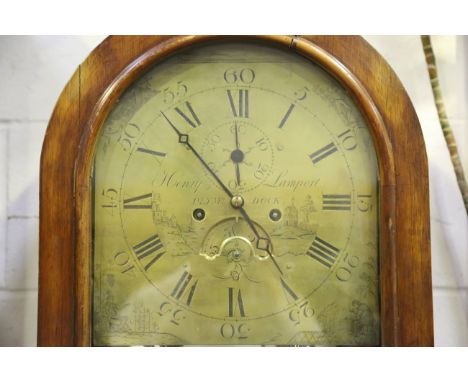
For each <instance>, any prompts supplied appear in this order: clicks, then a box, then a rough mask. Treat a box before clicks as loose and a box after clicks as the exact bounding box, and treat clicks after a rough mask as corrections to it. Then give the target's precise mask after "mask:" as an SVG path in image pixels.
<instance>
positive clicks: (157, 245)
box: [133, 234, 165, 271]
mask: <svg viewBox="0 0 468 382" xmlns="http://www.w3.org/2000/svg"><path fill="white" fill-rule="evenodd" d="M133 252H135V255H136V256H137V259H138V260H139V261H140V262H141V263H142V264H143V263H145V265H143V268H144V269H145V271H147V270H148V269H150V268H151V266H153V265H154V263H155V262H156V261H158V260H159V259H160V258H161V256H163V255H164V253H165V252H164V246H163V244H162V243H161V239H160V238H159V236H158V235H157V234H156V235H152V236H150V237H149V238H147V239H146V240H143V241H142V242H141V243H138V244H137V245H135V246H134V247H133Z"/></svg>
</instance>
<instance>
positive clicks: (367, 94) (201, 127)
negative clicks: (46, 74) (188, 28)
mask: <svg viewBox="0 0 468 382" xmlns="http://www.w3.org/2000/svg"><path fill="white" fill-rule="evenodd" d="M40 192H41V194H40V277H39V322H38V343H39V345H55V346H58V345H65V346H72V345H77V346H142V345H143V346H167V345H177V346H178V345H270V346H275V345H281V346H284V345H303V346H430V345H432V344H433V329H432V325H433V323H432V297H431V295H432V291H431V265H430V242H429V199H428V173H427V160H426V154H425V149H424V142H423V138H422V134H421V129H420V126H419V123H418V120H417V117H416V114H415V111H414V109H413V107H412V105H411V102H410V100H409V98H408V96H407V94H406V92H405V91H404V89H403V87H402V85H401V83H400V82H399V80H398V78H397V77H396V75H395V74H394V72H393V71H392V70H391V69H390V67H389V66H388V64H387V63H386V62H385V61H384V60H383V59H382V57H381V56H379V55H378V54H377V53H376V52H375V51H374V50H373V49H372V48H371V47H370V46H369V45H368V44H367V43H366V42H365V41H364V40H363V39H362V38H360V37H332V36H301V37H292V36H242V37H235V36H173V37H171V36H164V37H156V36H154V37H150V36H144V37H143V36H132V37H109V38H107V39H106V40H105V41H104V42H103V43H102V44H101V45H99V46H98V47H97V48H96V49H95V50H94V51H93V52H92V53H91V54H90V56H89V57H88V58H87V59H86V61H85V62H84V63H83V64H82V65H80V66H79V68H78V69H77V71H76V72H75V74H74V75H73V77H72V78H71V80H70V81H69V83H68V84H67V86H66V88H65V89H64V91H63V93H62V95H61V96H60V98H59V100H58V103H57V106H56V108H55V110H54V113H53V115H52V118H51V120H50V123H49V127H48V130H47V134H46V138H45V141H44V146H43V152H42V158H41V184H40Z"/></svg>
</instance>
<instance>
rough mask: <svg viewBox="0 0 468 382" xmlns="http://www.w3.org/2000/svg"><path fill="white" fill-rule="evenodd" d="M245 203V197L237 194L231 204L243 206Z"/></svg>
mask: <svg viewBox="0 0 468 382" xmlns="http://www.w3.org/2000/svg"><path fill="white" fill-rule="evenodd" d="M243 205H244V198H243V197H242V196H240V195H235V196H233V197H232V199H231V206H233V207H234V208H241V207H242V206H243Z"/></svg>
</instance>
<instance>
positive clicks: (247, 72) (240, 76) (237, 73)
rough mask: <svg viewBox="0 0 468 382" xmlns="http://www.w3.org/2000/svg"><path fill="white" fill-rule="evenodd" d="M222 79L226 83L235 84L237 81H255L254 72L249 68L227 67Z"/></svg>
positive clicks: (244, 82)
mask: <svg viewBox="0 0 468 382" xmlns="http://www.w3.org/2000/svg"><path fill="white" fill-rule="evenodd" d="M224 81H226V83H228V84H235V83H237V82H238V81H239V82H241V83H243V84H251V83H252V82H254V81H255V72H254V70H253V69H250V68H243V69H227V70H226V71H225V72H224Z"/></svg>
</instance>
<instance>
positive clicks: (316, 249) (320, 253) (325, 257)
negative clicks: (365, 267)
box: [307, 236, 340, 268]
mask: <svg viewBox="0 0 468 382" xmlns="http://www.w3.org/2000/svg"><path fill="white" fill-rule="evenodd" d="M339 253H340V250H339V249H338V248H336V247H334V246H333V245H331V244H330V243H327V242H326V241H325V240H323V239H320V238H319V237H318V236H317V237H316V238H315V240H314V241H313V242H312V245H311V246H310V247H309V249H308V251H307V255H309V256H310V257H311V258H312V259H314V260H316V261H318V262H319V263H320V264H322V265H325V266H326V267H327V268H331V267H332V266H333V264H335V262H336V259H337V257H338V254H339Z"/></svg>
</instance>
